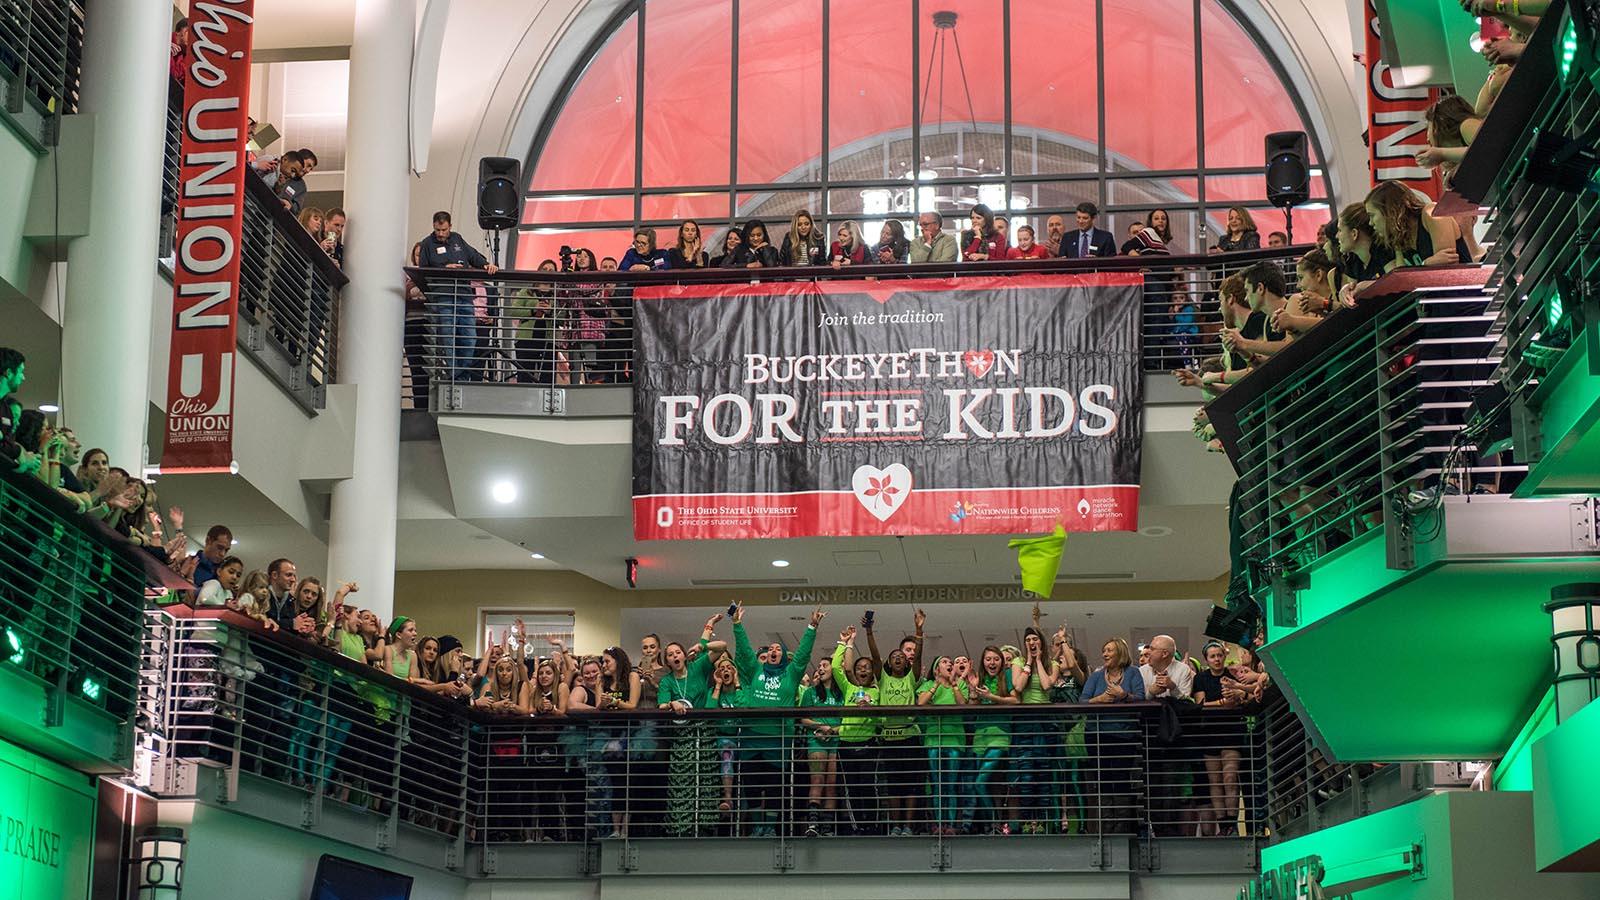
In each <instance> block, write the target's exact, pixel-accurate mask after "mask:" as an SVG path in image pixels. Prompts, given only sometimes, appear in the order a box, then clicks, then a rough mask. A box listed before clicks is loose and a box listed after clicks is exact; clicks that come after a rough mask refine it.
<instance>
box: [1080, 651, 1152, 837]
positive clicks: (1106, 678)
mask: <svg viewBox="0 0 1600 900" xmlns="http://www.w3.org/2000/svg"><path fill="white" fill-rule="evenodd" d="M1100 660H1101V662H1102V663H1104V665H1102V666H1101V667H1100V668H1098V669H1095V670H1094V672H1092V673H1090V675H1089V678H1088V680H1086V681H1085V682H1084V684H1083V696H1084V697H1085V698H1087V700H1088V702H1089V703H1107V704H1115V703H1139V702H1143V700H1144V699H1145V696H1144V679H1143V678H1142V677H1141V676H1140V675H1139V668H1138V667H1137V666H1135V665H1133V654H1132V652H1131V651H1129V650H1128V642H1127V641H1125V640H1123V639H1122V638H1112V639H1110V640H1108V641H1106V642H1105V643H1104V644H1102V645H1101V646H1100ZM1139 734H1140V729H1139V720H1138V718H1137V717H1135V716H1131V715H1117V714H1115V713H1103V714H1101V715H1098V716H1092V717H1091V718H1090V719H1089V725H1088V728H1087V730H1086V733H1085V735H1084V736H1085V737H1086V738H1088V740H1089V743H1090V745H1091V746H1092V747H1094V751H1093V752H1092V753H1091V754H1090V758H1091V759H1092V760H1093V765H1094V766H1095V768H1096V770H1097V771H1096V772H1095V777H1094V782H1095V783H1096V784H1099V785H1100V796H1099V797H1098V798H1096V799H1098V800H1099V801H1100V808H1099V809H1097V810H1091V811H1090V815H1089V819H1090V825H1091V828H1092V830H1094V831H1096V833H1105V832H1110V833H1112V834H1127V833H1131V832H1132V830H1133V825H1134V819H1135V814H1134V810H1136V809H1138V808H1140V807H1141V806H1142V804H1141V803H1140V802H1139V798H1138V795H1137V790H1138V778H1137V776H1138V772H1139ZM1086 799H1087V798H1086Z"/></svg>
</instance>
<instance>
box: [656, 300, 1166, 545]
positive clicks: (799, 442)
mask: <svg viewBox="0 0 1600 900" xmlns="http://www.w3.org/2000/svg"><path fill="white" fill-rule="evenodd" d="M635 301H636V302H635V311H636V312H635V317H636V318H635V323H636V328H637V341H638V344H637V350H636V353H637V355H636V360H635V372H634V436H633V530H634V535H635V536H636V537H638V538H639V539H640V540H670V539H684V538H787V537H807V536H813V535H885V534H893V535H899V534H961V533H969V534H970V533H1017V532H1033V531H1048V530H1050V529H1052V528H1053V527H1054V526H1055V525H1056V524H1057V523H1060V524H1062V525H1064V526H1065V527H1066V528H1067V529H1068V530H1069V531H1118V530H1132V529H1135V528H1137V527H1138V506H1139V444H1140V435H1141V431H1142V428H1141V422H1140V413H1141V410H1142V406H1143V380H1142V378H1141V373H1140V343H1139V338H1140V333H1139V325H1140V315H1139V313H1140V306H1141V304H1142V302H1143V282H1142V278H1141V276H1140V275H1139V274H1137V273H1102V274H1086V275H1022V276H1016V277H979V278H962V279H923V280H903V281H875V282H857V281H850V282H821V283H792V284H759V285H706V286H694V285H684V286H672V287H647V288H640V289H638V290H637V291H635Z"/></svg>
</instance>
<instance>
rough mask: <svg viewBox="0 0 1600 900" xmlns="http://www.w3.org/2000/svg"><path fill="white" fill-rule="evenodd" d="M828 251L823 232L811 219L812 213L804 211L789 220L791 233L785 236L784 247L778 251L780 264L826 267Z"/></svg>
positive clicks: (798, 212)
mask: <svg viewBox="0 0 1600 900" xmlns="http://www.w3.org/2000/svg"><path fill="white" fill-rule="evenodd" d="M827 249H828V248H827V247H826V246H824V244H823V240H822V230H821V229H820V228H818V227H817V225H816V222H815V221H814V220H813V219H812V218H811V213H810V212H808V211H807V210H803V209H802V210H799V211H797V212H796V213H795V214H794V217H793V218H791V219H790V220H789V233H788V234H786V235H784V236H783V246H782V247H780V248H779V250H778V264H779V265H784V266H820V265H824V264H826V263H827Z"/></svg>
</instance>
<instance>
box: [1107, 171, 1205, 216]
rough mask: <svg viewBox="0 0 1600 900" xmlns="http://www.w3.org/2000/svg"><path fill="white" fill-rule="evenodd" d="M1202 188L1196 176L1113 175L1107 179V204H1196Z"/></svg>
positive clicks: (1154, 206) (1156, 205)
mask: <svg viewBox="0 0 1600 900" xmlns="http://www.w3.org/2000/svg"><path fill="white" fill-rule="evenodd" d="M1209 184H1210V182H1207V185H1209ZM1198 190H1199V181H1198V180H1197V179H1194V178H1113V179H1111V180H1109V181H1107V182H1106V205H1107V206H1140V207H1145V208H1148V209H1154V208H1156V207H1158V206H1166V205H1168V204H1179V205H1182V204H1185V203H1196V202H1198V199H1199V198H1198V196H1197V193H1196V192H1197V191H1198Z"/></svg>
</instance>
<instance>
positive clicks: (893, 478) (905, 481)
mask: <svg viewBox="0 0 1600 900" xmlns="http://www.w3.org/2000/svg"><path fill="white" fill-rule="evenodd" d="M850 490H851V491H853V492H854V493H855V495H856V500H858V501H860V503H861V505H862V506H864V507H866V509H867V512H869V513H872V516H873V518H875V519H877V520H878V521H879V522H886V521H888V519H889V517H890V516H892V515H894V514H895V512H897V511H898V510H899V509H900V507H902V506H904V505H905V502H906V498H907V497H909V496H911V470H910V469H908V468H906V467H905V466H904V465H902V464H900V463H895V464H894V465H892V466H886V467H884V468H882V469H880V468H878V467H877V466H861V467H860V468H858V469H856V472H855V474H854V475H852V476H850Z"/></svg>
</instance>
